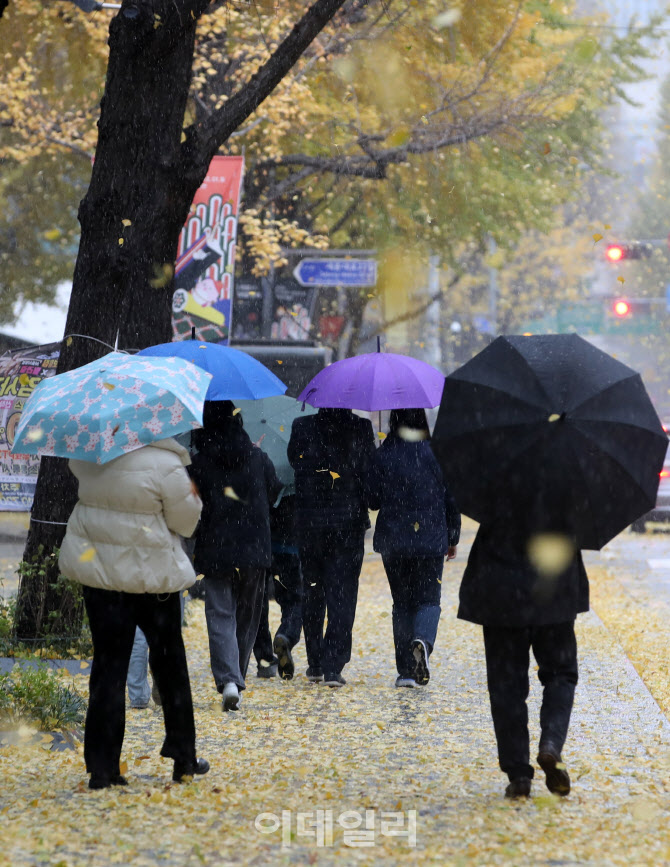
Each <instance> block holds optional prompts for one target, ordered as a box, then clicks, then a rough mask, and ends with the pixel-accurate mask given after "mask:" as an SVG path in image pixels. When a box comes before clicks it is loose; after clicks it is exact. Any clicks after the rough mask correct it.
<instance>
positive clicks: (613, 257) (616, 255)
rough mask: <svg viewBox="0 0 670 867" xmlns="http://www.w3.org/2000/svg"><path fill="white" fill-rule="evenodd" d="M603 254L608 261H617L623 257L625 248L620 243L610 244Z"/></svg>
mask: <svg viewBox="0 0 670 867" xmlns="http://www.w3.org/2000/svg"><path fill="white" fill-rule="evenodd" d="M605 255H606V256H607V258H608V259H609V261H610V262H619V261H620V260H621V259H623V258H624V257H625V250H624V248H623V247H622V246H621V245H620V244H610V245H609V247H608V248H607V250H606V251H605Z"/></svg>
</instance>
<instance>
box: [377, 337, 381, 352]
mask: <svg viewBox="0 0 670 867" xmlns="http://www.w3.org/2000/svg"><path fill="white" fill-rule="evenodd" d="M381 351H382V339H381V337H380V335H379V334H378V335H377V352H381Z"/></svg>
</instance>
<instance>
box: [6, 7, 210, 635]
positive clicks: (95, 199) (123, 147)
mask: <svg viewBox="0 0 670 867" xmlns="http://www.w3.org/2000/svg"><path fill="white" fill-rule="evenodd" d="M194 30H195V28H194V27H191V28H188V29H187V30H185V31H184V35H183V38H181V39H174V40H169V39H168V40H166V39H165V38H161V37H162V34H161V33H160V28H157V29H154V25H153V16H150V17H149V11H148V9H147V6H146V5H143V6H142V7H141V13H140V15H139V16H138V17H137V18H127V17H125V16H124V15H118V16H117V17H116V18H115V19H114V20H113V21H112V24H111V27H110V40H109V44H110V57H109V67H108V70H107V81H106V86H105V96H104V98H103V100H102V105H101V115H100V120H99V122H98V129H99V139H98V145H97V149H96V157H95V163H94V165H93V173H92V177H91V184H90V187H89V190H88V192H87V194H86V196H85V197H84V199H83V201H82V202H81V205H80V207H79V222H80V224H81V242H80V247H79V253H78V256H77V263H76V266H75V271H74V279H73V286H72V300H71V302H70V307H69V310H68V316H67V322H66V326H65V339H64V341H63V343H62V344H61V355H60V359H59V362H58V370H57V372H58V373H63V372H64V371H68V370H72V369H74V368H76V367H79V366H81V365H83V364H87V363H88V362H90V361H94V360H95V359H97V358H99V357H100V356H102V355H105V354H106V353H107V352H109V350H110V349H111V348H113V347H114V345H115V343H116V341H117V338H118V346H119V348H121V349H141V348H143V347H145V346H150V345H151V344H153V343H162V342H164V341H168V340H170V337H171V324H170V310H171V304H170V302H171V297H172V286H171V284H170V285H168V286H167V287H162V288H159V289H154V288H152V287H151V285H150V284H149V280H150V279H151V278H152V277H153V276H154V273H153V265H154V263H156V264H159V265H160V264H163V263H165V262H169V263H173V262H174V260H175V256H176V251H177V243H178V240H179V230H180V229H181V226H182V225H183V223H184V221H185V219H186V215H187V213H188V209H189V207H190V204H191V201H192V199H193V193H194V190H193V189H192V184H190V185H189V187H188V188H185V185H184V184H183V183H182V184H181V185H180V179H179V177H178V175H177V172H176V166H177V162H178V159H179V152H180V143H181V141H180V140H181V131H182V124H183V119H184V110H185V105H186V98H187V95H188V90H189V82H190V76H191V64H192V58H193V47H194ZM119 154H123V159H119ZM180 186H181V188H180ZM196 189H197V186H196ZM124 221H126V223H124ZM128 221H129V223H128ZM88 338H93V339H88ZM98 341H100V342H98ZM76 496H77V486H76V482H75V479H74V477H73V476H72V474H71V473H70V471H69V470H68V468H67V462H66V461H65V460H64V459H61V458H45V459H44V460H43V461H42V466H41V467H40V473H39V476H38V480H37V487H36V491H35V499H34V503H33V508H32V515H31V517H32V520H31V525H30V530H29V533H28V539H27V543H26V548H25V551H24V555H23V559H24V561H26V562H31V561H32V560H33V558H34V557H37V556H40V557H42V558H45V557H46V558H48V555H49V554H51V553H52V551H53V550H54V548H58V547H59V546H60V544H61V542H62V539H63V536H64V533H65V526H64V524H65V522H66V521H67V519H68V518H69V516H70V513H71V511H72V508H73V507H74V503H75V502H76ZM47 563H48V567H47V569H46V574H45V575H42V576H37V575H35V574H33V575H31V576H30V577H27V576H26V577H22V579H21V582H20V585H19V595H18V605H17V625H16V637H17V639H19V640H26V639H29V640H30V639H36V638H40V637H43V636H45V630H46V627H47V626H48V624H47V620H46V618H47V615H48V613H49V611H51V610H54V605H55V603H56V599H54V597H53V593H50V592H49V585H50V584H53V583H54V582H55V581H56V579H57V577H58V567H57V563H55V561H54V560H53V559H51V560H50V561H49V560H48V559H47ZM55 592H56V593H57V594H58V605H59V606H60V605H61V594H62V590H60V589H57V590H56V591H55ZM65 607H66V610H70V609H69V607H68V606H65ZM72 610H75V609H74V608H73V609H72ZM75 621H76V617H75ZM62 627H63V629H65V630H67V629H71V630H73V633H72V634H75V633H76V632H77V630H78V627H80V624H78V623H77V622H72V623H69V624H68V623H63V624H62Z"/></svg>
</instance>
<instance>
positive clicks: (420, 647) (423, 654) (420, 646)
mask: <svg viewBox="0 0 670 867" xmlns="http://www.w3.org/2000/svg"><path fill="white" fill-rule="evenodd" d="M412 655H413V656H414V680H415V681H416V682H417V683H418V684H419V685H420V686H425V685H426V684H427V683H428V681H429V680H430V666H429V665H428V648H427V647H426V643H425V641H422V640H421V639H420V638H415V639H414V641H413V642H412Z"/></svg>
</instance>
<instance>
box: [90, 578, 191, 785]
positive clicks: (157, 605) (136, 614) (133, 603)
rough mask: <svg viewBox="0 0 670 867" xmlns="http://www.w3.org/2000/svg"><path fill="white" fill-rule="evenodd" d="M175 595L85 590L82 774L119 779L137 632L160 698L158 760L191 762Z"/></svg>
mask: <svg viewBox="0 0 670 867" xmlns="http://www.w3.org/2000/svg"><path fill="white" fill-rule="evenodd" d="M179 596H180V594H179V593H168V594H163V595H156V594H153V593H120V592H116V591H113V590H100V589H98V588H94V587H84V601H85V603H86V611H87V613H88V619H89V622H90V625H91V635H92V637H93V664H92V666H91V677H90V687H89V688H90V695H89V702H88V712H87V714H86V730H85V735H84V759H85V761H86V770H87V771H88V772H89V773H91V774H96V776H101V777H107V778H109V777H111V776H113V775H114V774H118V773H119V759H120V757H121V747H122V745H123V735H124V730H125V715H126V678H127V676H128V663H129V661H130V653H131V651H132V647H133V641H134V639H135V629H136V627H138V626H139V628H140V629H141V630H142V632H143V633H144V635H145V636H146V639H147V642H148V644H149V664H150V666H151V670H152V672H153V676H154V680H155V682H156V686H157V687H158V691H159V693H160V695H161V699H162V704H163V716H164V719H165V740H164V742H163V747H162V749H161V755H162V756H166V757H167V758H171V759H175V760H177V761H180V762H184V763H186V764H191V763H192V762H194V761H195V723H194V721H193V702H192V699H191V685H190V683H189V678H188V668H187V665H186V653H185V651H184V642H183V640H182V635H181V606H180V603H179Z"/></svg>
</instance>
